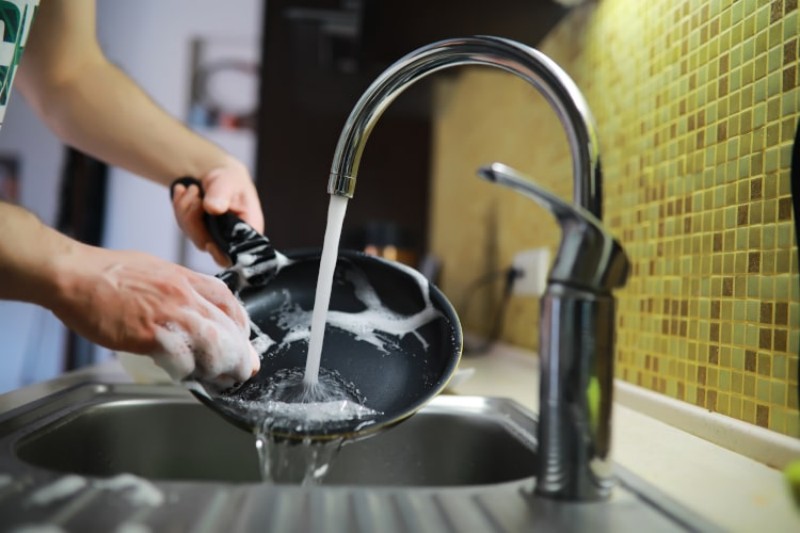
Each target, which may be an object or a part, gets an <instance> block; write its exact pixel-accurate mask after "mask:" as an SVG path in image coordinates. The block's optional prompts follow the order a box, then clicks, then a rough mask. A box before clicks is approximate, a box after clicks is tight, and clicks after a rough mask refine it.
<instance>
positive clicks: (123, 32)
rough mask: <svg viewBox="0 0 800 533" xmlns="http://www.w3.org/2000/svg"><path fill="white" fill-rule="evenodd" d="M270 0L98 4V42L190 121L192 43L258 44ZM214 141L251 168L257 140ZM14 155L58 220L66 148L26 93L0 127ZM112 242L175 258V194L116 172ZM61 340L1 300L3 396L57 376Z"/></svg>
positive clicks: (38, 208)
mask: <svg viewBox="0 0 800 533" xmlns="http://www.w3.org/2000/svg"><path fill="white" fill-rule="evenodd" d="M265 1H266V0H237V1H235V2H220V1H218V0H217V1H212V0H167V1H165V0H136V1H127V2H126V1H120V0H97V15H98V24H97V32H98V39H99V40H100V43H101V45H102V47H103V49H104V50H105V52H106V55H107V56H108V57H109V58H110V59H111V60H112V61H113V62H114V63H116V64H117V65H119V66H120V67H121V68H122V69H123V70H124V71H125V72H127V73H128V75H129V76H131V78H133V79H134V80H135V81H136V82H137V83H138V84H139V85H140V86H141V87H142V88H143V89H144V90H145V91H146V92H147V93H148V94H149V95H150V96H151V98H153V100H154V101H155V102H156V103H158V104H159V105H161V106H162V107H163V108H165V109H166V110H167V111H168V112H170V113H172V114H173V115H175V116H177V117H179V118H180V119H181V120H183V119H184V115H185V113H186V110H187V107H188V104H189V84H190V72H189V62H190V52H191V48H190V45H191V41H192V39H193V38H195V37H198V36H204V37H220V38H231V37H233V38H237V39H252V40H253V42H255V43H259V42H260V39H261V25H262V22H263V18H262V13H263V11H262V10H263V7H264V2H265ZM34 24H35V21H34ZM23 60H24V56H23ZM213 140H214V141H215V142H217V143H218V144H221V145H223V146H224V147H226V148H227V149H228V150H229V151H231V152H232V153H234V154H235V155H237V156H238V157H239V158H241V159H242V160H243V161H244V162H245V163H246V164H249V165H250V167H251V171H252V170H253V168H252V167H253V161H254V155H253V149H254V146H255V140H254V139H253V138H252V137H247V136H242V135H219V136H215V139H213ZM8 152H17V153H19V154H21V158H22V169H21V180H22V192H21V196H22V202H21V203H22V204H23V205H24V206H26V207H28V208H29V209H31V210H32V211H34V212H36V213H37V214H38V215H39V216H40V217H41V218H42V219H43V220H45V221H46V222H47V223H50V224H52V222H53V218H54V216H55V210H56V204H57V197H58V187H59V182H60V173H61V165H62V159H63V149H62V146H61V145H60V143H59V142H58V141H57V139H55V138H54V137H53V136H52V135H51V134H50V133H49V132H48V131H47V130H46V129H45V128H44V126H42V125H41V123H40V122H39V121H38V119H37V118H36V117H35V116H34V115H33V113H32V112H31V110H30V108H29V107H28V106H27V105H26V104H25V102H24V101H23V99H22V98H21V97H20V95H19V94H15V95H13V96H12V101H11V105H10V106H9V109H8V113H7V115H6V119H5V125H4V126H3V130H2V132H0V153H8ZM176 177H177V176H176ZM105 244H106V246H108V247H109V248H116V249H136V250H141V251H145V252H149V253H152V254H154V255H157V256H159V257H162V258H164V259H168V260H172V261H177V260H178V258H179V257H180V255H181V248H182V246H183V239H182V238H181V237H180V234H179V231H178V228H177V226H176V224H175V221H174V218H173V215H172V210H171V207H170V204H169V200H168V192H167V191H166V190H165V189H164V188H163V187H159V186H156V185H153V184H152V183H150V182H147V181H145V180H144V179H141V178H138V177H136V176H133V175H131V174H129V173H127V172H125V171H122V170H119V169H112V171H111V175H110V183H109V198H108V220H107V227H106V234H105ZM189 259H190V260H191V262H192V265H191V266H193V267H195V268H197V269H198V270H204V271H216V267H215V266H214V265H213V263H212V262H211V261H210V260H208V259H207V258H206V257H205V256H200V255H199V254H190V256H189ZM62 339H63V328H62V327H61V326H60V324H59V323H58V322H57V321H56V319H55V318H54V317H53V316H52V315H51V314H50V313H49V312H47V311H43V310H41V309H39V308H36V307H33V306H29V305H23V304H19V303H15V302H0V392H3V391H5V390H9V389H12V388H16V387H18V386H20V385H22V384H24V383H23V375H25V376H28V378H27V381H40V380H43V379H48V378H50V377H53V376H54V375H56V374H57V373H58V372H59V369H60V365H61V354H62V348H61V344H62ZM106 355H107V354H106ZM101 357H102V356H101ZM31 376H33V377H31Z"/></svg>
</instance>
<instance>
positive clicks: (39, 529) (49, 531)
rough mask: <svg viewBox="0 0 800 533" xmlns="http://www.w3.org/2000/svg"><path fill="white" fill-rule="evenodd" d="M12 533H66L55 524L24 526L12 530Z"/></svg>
mask: <svg viewBox="0 0 800 533" xmlns="http://www.w3.org/2000/svg"><path fill="white" fill-rule="evenodd" d="M11 533H66V530H65V529H61V528H60V527H58V526H55V525H53V524H23V525H21V526H18V527H16V528H14V529H12V530H11Z"/></svg>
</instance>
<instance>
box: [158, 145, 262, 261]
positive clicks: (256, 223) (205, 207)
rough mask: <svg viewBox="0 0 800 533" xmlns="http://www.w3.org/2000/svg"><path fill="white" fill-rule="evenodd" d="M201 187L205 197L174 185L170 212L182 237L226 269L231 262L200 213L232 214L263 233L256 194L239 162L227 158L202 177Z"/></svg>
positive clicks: (245, 170)
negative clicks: (171, 211) (181, 232)
mask: <svg viewBox="0 0 800 533" xmlns="http://www.w3.org/2000/svg"><path fill="white" fill-rule="evenodd" d="M199 179H200V183H201V184H202V186H203V190H204V191H205V195H201V194H200V191H199V190H198V189H197V187H192V186H189V187H188V188H187V187H186V186H185V185H182V184H180V185H176V186H175V187H174V189H173V191H172V208H173V210H174V211H175V218H176V219H177V221H178V225H179V226H180V227H181V229H182V230H183V232H184V233H186V235H187V236H188V237H189V239H191V241H192V242H193V243H194V245H195V246H196V247H197V248H198V249H200V250H203V251H206V252H208V253H210V254H211V256H212V257H213V258H214V261H216V262H217V264H219V265H220V266H228V265H229V264H230V260H229V259H228V257H227V256H226V255H225V254H224V253H222V251H221V250H220V249H219V248H218V247H217V245H216V244H214V241H213V240H212V239H211V235H209V233H208V230H207V229H206V226H205V224H204V223H203V212H206V213H209V214H212V215H221V214H223V213H225V212H227V211H231V212H232V213H234V214H235V215H237V216H238V217H239V218H241V219H242V220H244V221H245V222H247V223H248V224H250V225H251V226H252V227H253V228H254V229H255V230H256V231H257V232H259V233H262V232H263V231H264V215H263V214H262V212H261V203H260V202H259V200H258V193H257V192H256V188H255V186H254V185H253V181H252V179H251V178H250V173H249V172H248V171H247V169H246V168H245V166H244V165H243V164H242V163H240V162H239V161H237V160H235V159H233V158H229V159H228V160H227V161H226V163H225V164H224V165H222V166H220V167H217V168H215V169H213V170H211V171H210V172H208V173H207V174H206V175H205V176H201V177H200V178H199Z"/></svg>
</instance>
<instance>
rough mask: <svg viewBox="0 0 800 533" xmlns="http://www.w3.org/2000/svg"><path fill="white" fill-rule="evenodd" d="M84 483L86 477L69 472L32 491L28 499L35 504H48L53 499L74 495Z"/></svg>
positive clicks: (84, 485) (85, 483)
mask: <svg viewBox="0 0 800 533" xmlns="http://www.w3.org/2000/svg"><path fill="white" fill-rule="evenodd" d="M86 485H87V481H86V478H83V477H81V476H76V475H74V474H70V475H68V476H64V477H62V478H61V479H59V480H58V481H54V482H53V483H51V484H49V485H46V486H44V487H42V488H40V489H39V490H37V491H36V492H34V493H33V494H32V495H31V497H30V501H31V503H35V504H37V505H48V504H50V503H52V502H54V501H57V500H63V499H64V498H68V497H70V496H73V495H75V494H76V493H77V492H78V491H80V490H81V489H83V488H84V487H86Z"/></svg>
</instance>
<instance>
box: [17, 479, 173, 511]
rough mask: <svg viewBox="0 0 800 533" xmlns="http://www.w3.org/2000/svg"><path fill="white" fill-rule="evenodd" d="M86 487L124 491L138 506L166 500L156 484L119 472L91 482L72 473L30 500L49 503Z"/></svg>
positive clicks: (43, 503) (42, 489) (40, 490)
mask: <svg viewBox="0 0 800 533" xmlns="http://www.w3.org/2000/svg"><path fill="white" fill-rule="evenodd" d="M86 487H91V488H94V489H98V490H108V491H115V492H123V493H124V494H125V496H126V497H127V499H128V501H129V502H130V503H131V504H133V505H136V506H147V507H158V506H159V505H161V504H162V503H163V502H164V494H163V493H162V492H161V491H160V490H159V489H158V488H157V487H156V486H155V485H153V484H152V483H151V482H149V481H147V480H146V479H142V478H140V477H137V476H134V475H133V474H119V475H118V476H115V477H112V478H108V479H96V480H93V481H91V483H90V482H89V480H87V479H86V478H84V477H81V476H77V475H74V474H70V475H67V476H64V477H62V478H61V479H59V480H57V481H54V482H53V483H51V484H49V485H46V486H44V487H42V488H40V489H39V490H37V491H36V492H34V493H33V494H32V495H31V497H30V502H31V503H34V504H36V505H48V504H50V503H52V502H55V501H58V500H63V499H64V498H69V497H71V496H74V495H75V494H77V493H78V492H80V491H81V490H83V489H84V488H86Z"/></svg>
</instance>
